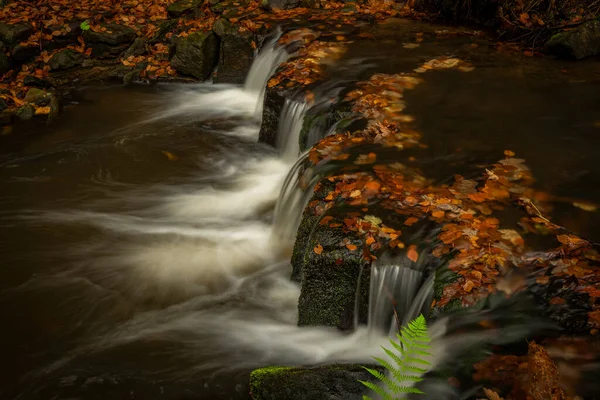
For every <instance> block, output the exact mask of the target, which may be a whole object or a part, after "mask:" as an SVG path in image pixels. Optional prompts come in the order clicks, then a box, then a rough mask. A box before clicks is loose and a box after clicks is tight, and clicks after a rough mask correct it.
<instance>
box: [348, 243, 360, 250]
mask: <svg viewBox="0 0 600 400" xmlns="http://www.w3.org/2000/svg"><path fill="white" fill-rule="evenodd" d="M346 248H347V249H348V250H350V251H354V250H356V249H358V247H356V246H355V245H353V244H350V243H348V244H346Z"/></svg>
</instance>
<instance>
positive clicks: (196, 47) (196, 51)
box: [171, 31, 219, 80]
mask: <svg viewBox="0 0 600 400" xmlns="http://www.w3.org/2000/svg"><path fill="white" fill-rule="evenodd" d="M218 46H219V38H218V37H217V35H215V33H214V32H212V31H210V32H194V33H191V34H190V35H188V36H187V37H181V38H178V39H177V41H176V48H175V56H174V57H173V59H171V66H172V67H173V68H175V69H176V70H177V71H178V72H180V73H182V74H184V75H189V76H193V77H194V78H197V79H201V80H204V79H207V78H208V77H209V76H210V73H211V71H212V69H213V67H214V66H215V64H216V62H217V52H218Z"/></svg>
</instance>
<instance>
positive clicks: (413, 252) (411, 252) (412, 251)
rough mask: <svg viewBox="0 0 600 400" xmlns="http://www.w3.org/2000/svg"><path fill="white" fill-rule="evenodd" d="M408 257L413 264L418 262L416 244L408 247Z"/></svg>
mask: <svg viewBox="0 0 600 400" xmlns="http://www.w3.org/2000/svg"><path fill="white" fill-rule="evenodd" d="M406 256H407V257H408V259H409V260H411V261H412V262H417V260H418V259H419V253H417V246H415V245H414V244H411V245H410V246H409V247H408V251H407V252H406Z"/></svg>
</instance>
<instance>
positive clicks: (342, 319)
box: [292, 182, 370, 330]
mask: <svg viewBox="0 0 600 400" xmlns="http://www.w3.org/2000/svg"><path fill="white" fill-rule="evenodd" d="M323 183H324V182H322V187H321V190H322V192H317V193H315V197H313V200H314V199H316V198H319V196H321V197H324V195H325V194H326V193H328V192H329V190H330V189H331V188H327V187H326V185H324V184H323ZM319 220H320V218H319V217H315V216H311V215H310V214H309V211H306V212H305V214H304V217H303V219H302V222H301V224H300V227H299V229H298V234H297V237H296V244H295V246H294V253H293V256H292V268H293V272H292V274H293V275H292V277H293V279H294V280H296V281H300V285H301V289H300V298H299V299H298V325H299V326H304V325H310V326H316V325H325V326H334V327H337V328H339V329H343V330H345V329H351V328H353V323H354V312H355V308H356V290H357V288H358V284H359V278H360V294H359V313H360V315H359V321H361V322H366V318H367V302H368V291H369V270H370V266H369V263H367V262H366V261H365V260H364V259H363V256H362V251H360V250H355V251H350V250H348V249H347V248H346V247H345V246H344V245H343V243H345V242H348V243H352V244H355V245H356V246H357V248H358V249H361V248H362V246H363V245H362V243H361V240H360V239H359V238H358V236H357V235H356V234H355V233H352V232H349V233H344V232H342V231H341V230H339V229H332V228H330V227H329V226H328V225H325V226H323V225H320V224H319ZM340 244H342V245H340ZM317 246H320V247H322V252H320V254H317V253H316V252H315V251H314V249H315V248H316V247H317ZM361 271H362V274H361Z"/></svg>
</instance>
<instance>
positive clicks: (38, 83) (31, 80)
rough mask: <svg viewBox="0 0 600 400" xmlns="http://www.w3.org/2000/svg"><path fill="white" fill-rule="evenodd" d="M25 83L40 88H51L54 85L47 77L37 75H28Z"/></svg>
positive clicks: (24, 79) (24, 80)
mask: <svg viewBox="0 0 600 400" xmlns="http://www.w3.org/2000/svg"><path fill="white" fill-rule="evenodd" d="M23 85H25V86H33V87H38V88H49V87H52V83H50V82H49V81H47V80H45V79H41V78H38V77H37V76H35V75H27V76H26V77H25V78H23Z"/></svg>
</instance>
